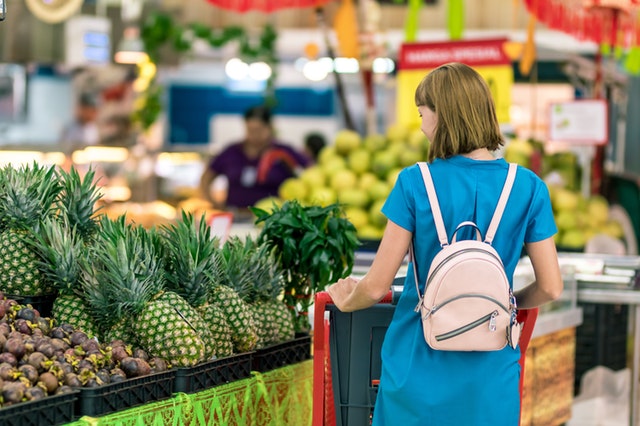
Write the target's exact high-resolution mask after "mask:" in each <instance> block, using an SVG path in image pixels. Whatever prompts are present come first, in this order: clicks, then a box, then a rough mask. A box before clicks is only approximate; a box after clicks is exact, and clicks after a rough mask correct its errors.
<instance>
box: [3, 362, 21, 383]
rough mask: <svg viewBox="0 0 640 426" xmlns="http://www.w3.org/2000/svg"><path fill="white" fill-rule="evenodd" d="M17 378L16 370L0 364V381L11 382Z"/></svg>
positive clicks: (7, 364) (11, 366)
mask: <svg viewBox="0 0 640 426" xmlns="http://www.w3.org/2000/svg"><path fill="white" fill-rule="evenodd" d="M18 376H19V373H18V370H17V369H16V368H15V367H14V366H13V365H11V364H9V363H6V362H3V363H2V364H0V379H2V380H4V381H9V382H11V381H14V380H15V379H16V378H17V377H18Z"/></svg>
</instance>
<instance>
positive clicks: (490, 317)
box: [436, 310, 499, 342]
mask: <svg viewBox="0 0 640 426" xmlns="http://www.w3.org/2000/svg"><path fill="white" fill-rule="evenodd" d="M498 315H499V313H498V311H497V310H495V311H493V312H491V313H488V314H487V315H484V316H482V317H480V318H478V319H477V320H475V321H473V322H470V323H469V324H465V325H463V326H462V327H459V328H456V329H455V330H451V331H449V332H447V333H443V334H438V335H437V336H436V340H437V341H438V342H441V341H443V340H447V339H451V338H453V337H456V336H459V335H461V334H463V333H466V332H467V331H470V330H473V329H474V328H476V327H480V326H481V325H483V324H485V323H488V326H489V331H496V317H497V316H498Z"/></svg>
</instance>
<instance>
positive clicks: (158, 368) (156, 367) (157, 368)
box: [149, 357, 169, 373]
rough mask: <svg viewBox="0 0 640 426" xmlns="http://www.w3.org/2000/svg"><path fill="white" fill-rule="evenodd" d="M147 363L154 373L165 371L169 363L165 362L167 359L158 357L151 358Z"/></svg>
mask: <svg viewBox="0 0 640 426" xmlns="http://www.w3.org/2000/svg"><path fill="white" fill-rule="evenodd" d="M149 365H151V368H152V370H153V371H154V372H156V373H160V372H163V371H167V370H168V369H169V365H168V364H167V361H165V360H164V359H162V358H159V357H153V358H151V361H150V362H149Z"/></svg>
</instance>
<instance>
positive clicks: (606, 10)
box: [525, 0, 640, 47]
mask: <svg viewBox="0 0 640 426" xmlns="http://www.w3.org/2000/svg"><path fill="white" fill-rule="evenodd" d="M525 4H526V5H527V9H528V10H529V12H530V13H532V14H533V15H535V16H536V18H537V19H538V20H539V21H540V22H542V23H544V24H545V25H547V26H548V27H549V28H551V29H554V30H558V31H562V32H564V33H567V34H571V35H573V36H574V37H576V38H577V39H579V40H584V41H592V42H595V43H598V44H608V45H610V46H620V47H631V46H638V45H640V0H525Z"/></svg>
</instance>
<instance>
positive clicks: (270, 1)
mask: <svg viewBox="0 0 640 426" xmlns="http://www.w3.org/2000/svg"><path fill="white" fill-rule="evenodd" d="M207 1H208V2H209V3H211V4H213V5H214V6H217V7H220V8H222V9H226V10H230V11H233V12H240V13H244V12H249V11H258V12H266V13H269V12H277V11H278V10H282V9H303V8H310V7H320V6H323V5H325V4H327V3H329V2H330V1H332V0H207Z"/></svg>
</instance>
